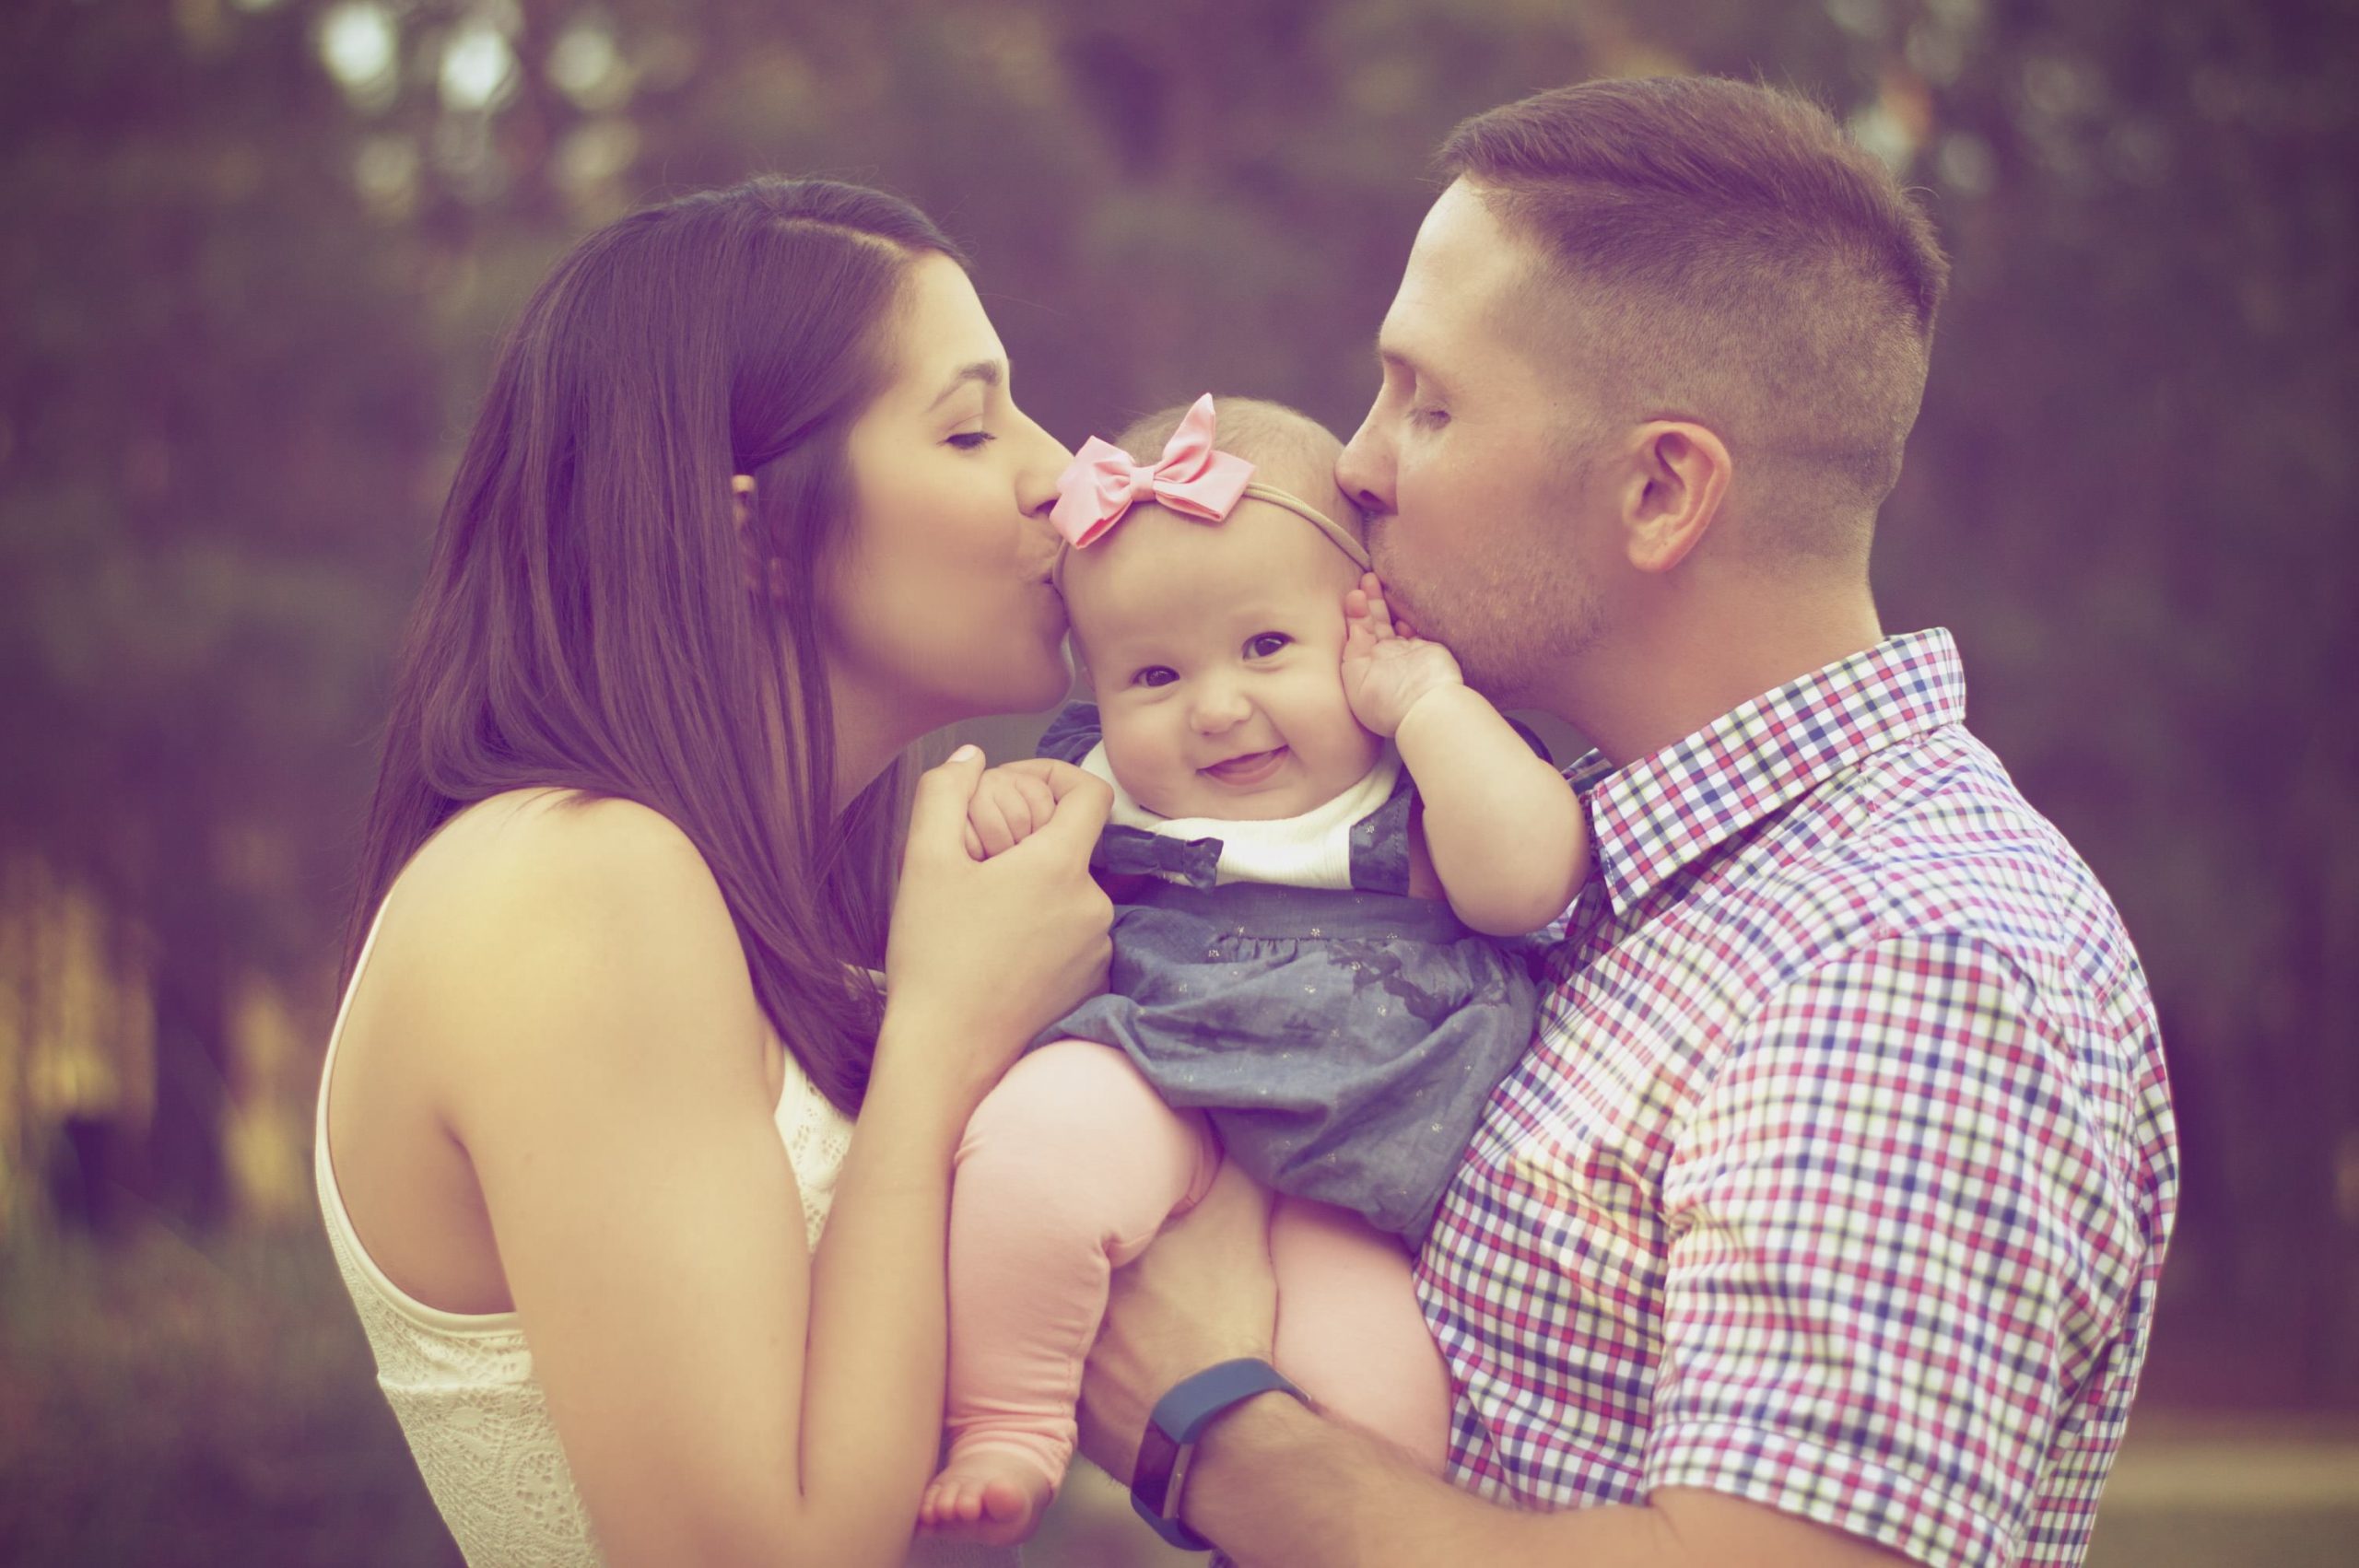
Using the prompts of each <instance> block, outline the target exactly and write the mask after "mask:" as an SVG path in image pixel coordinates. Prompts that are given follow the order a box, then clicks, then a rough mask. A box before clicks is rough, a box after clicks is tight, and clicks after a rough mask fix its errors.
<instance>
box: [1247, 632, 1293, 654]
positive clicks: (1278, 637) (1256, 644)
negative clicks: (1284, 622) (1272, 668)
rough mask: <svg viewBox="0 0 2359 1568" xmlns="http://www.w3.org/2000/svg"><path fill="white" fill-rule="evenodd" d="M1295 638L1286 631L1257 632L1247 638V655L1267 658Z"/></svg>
mask: <svg viewBox="0 0 2359 1568" xmlns="http://www.w3.org/2000/svg"><path fill="white" fill-rule="evenodd" d="M1293 640H1294V638H1290V637H1288V636H1286V634H1285V633H1284V632H1257V633H1255V634H1254V635H1253V636H1251V637H1250V638H1246V639H1245V657H1247V658H1248V659H1267V658H1269V657H1270V656H1271V655H1273V654H1274V653H1276V652H1277V650H1278V649H1281V648H1284V647H1285V645H1286V644H1288V643H1290V642H1292V641H1293Z"/></svg>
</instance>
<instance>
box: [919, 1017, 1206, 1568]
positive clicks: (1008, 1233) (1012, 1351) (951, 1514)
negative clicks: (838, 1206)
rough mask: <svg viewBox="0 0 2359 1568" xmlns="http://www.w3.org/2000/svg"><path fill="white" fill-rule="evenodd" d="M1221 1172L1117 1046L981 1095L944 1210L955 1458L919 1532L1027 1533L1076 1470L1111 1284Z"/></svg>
mask: <svg viewBox="0 0 2359 1568" xmlns="http://www.w3.org/2000/svg"><path fill="white" fill-rule="evenodd" d="M1218 1161H1219V1153H1218V1145H1217V1144H1216V1143H1215V1141H1214V1139H1213V1136H1212V1133H1211V1131H1210V1129H1208V1128H1206V1126H1205V1125H1204V1119H1203V1117H1201V1116H1198V1115H1195V1114H1193V1113H1182V1112H1179V1111H1174V1110H1173V1109H1172V1108H1171V1107H1170V1106H1167V1105H1165V1104H1164V1103H1163V1101H1162V1099H1161V1098H1160V1097H1159V1096H1157V1095H1156V1093H1155V1091H1154V1090H1153V1089H1152V1088H1150V1087H1148V1085H1147V1083H1146V1081H1145V1080H1144V1079H1143V1078H1141V1077H1140V1076H1139V1074H1138V1072H1137V1071H1136V1070H1135V1069H1133V1067H1132V1066H1131V1063H1130V1059H1129V1058H1127V1057H1125V1056H1123V1055H1122V1053H1121V1052H1120V1051H1118V1050H1115V1049H1113V1048H1112V1047H1107V1046H1100V1045H1096V1044H1092V1043H1090V1042H1087V1041H1082V1040H1063V1041H1060V1042H1058V1043H1056V1044H1054V1045H1050V1046H1044V1047H1041V1048H1040V1049H1039V1050H1037V1051H1034V1052H1032V1053H1031V1054H1030V1055H1029V1056H1027V1057H1026V1058H1025V1059H1023V1060H1022V1061H1019V1062H1017V1063H1016V1064H1015V1067H1014V1068H1013V1069H1012V1070H1011V1071H1009V1072H1008V1075H1007V1076H1006V1077H1005V1078H1004V1079H1003V1080H1001V1082H1000V1084H999V1087H997V1088H996V1089H993V1090H992V1092H991V1094H989V1095H987V1096H986V1097H985V1098H984V1100H983V1103H982V1105H981V1106H980V1107H978V1108H977V1110H976V1112H975V1115H974V1117H973V1118H972V1119H971V1120H969V1121H968V1124H967V1136H966V1138H965V1140H964V1141H963V1142H962V1143H961V1144H960V1145H959V1149H958V1158H957V1185H956V1186H955V1188H953V1191H952V1195H951V1204H950V1255H949V1277H950V1381H949V1398H948V1401H947V1403H948V1419H949V1426H950V1438H951V1442H950V1457H949V1458H948V1460H947V1461H946V1462H945V1465H944V1467H943V1470H942V1473H941V1474H940V1475H938V1476H936V1477H935V1478H934V1480H933V1484H932V1485H931V1486H929V1487H928V1488H927V1489H926V1493H925V1498H924V1501H923V1504H921V1508H920V1511H919V1523H920V1524H921V1525H923V1526H925V1527H928V1528H930V1529H932V1530H933V1531H935V1532H937V1533H950V1534H956V1535H960V1536H968V1537H972V1538H975V1539H982V1540H986V1541H990V1542H992V1543H993V1544H1000V1545H1004V1544H1006V1543H1008V1542H1012V1541H1017V1540H1022V1539H1025V1538H1026V1537H1027V1536H1029V1535H1030V1534H1031V1533H1032V1530H1033V1528H1034V1527H1035V1526H1036V1525H1038V1523H1039V1515H1040V1511H1041V1509H1042V1508H1044V1507H1045V1506H1046V1505H1047V1504H1048V1501H1049V1498H1050V1495H1051V1494H1052V1493H1053V1492H1055V1490H1056V1486H1057V1483H1058V1481H1059V1480H1062V1478H1063V1476H1064V1471H1065V1466H1066V1464H1067V1463H1068V1462H1069V1461H1070V1460H1071V1458H1072V1457H1073V1445H1074V1400H1075V1399H1076V1398H1078V1397H1079V1395H1080V1392H1081V1370H1082V1363H1083V1361H1084V1359H1085V1358H1086V1356H1087V1355H1088V1353H1089V1347H1090V1344H1091V1342H1092V1341H1094V1340H1096V1339H1097V1326H1098V1323H1099V1321H1100V1320H1101V1319H1102V1318H1103V1317H1104V1316H1105V1315H1106V1291H1107V1280H1108V1276H1109V1274H1110V1273H1111V1272H1112V1270H1115V1269H1118V1268H1120V1267H1121V1265H1123V1264H1125V1263H1128V1262H1129V1261H1131V1260H1132V1259H1133V1258H1136V1257H1137V1256H1138V1255H1139V1254H1140V1253H1141V1252H1143V1251H1144V1250H1145V1248H1146V1245H1147V1243H1149V1242H1150V1241H1152V1240H1154V1239H1155V1235H1156V1231H1158V1230H1159V1229H1161V1228H1162V1225H1163V1223H1164V1221H1165V1220H1167V1219H1168V1218H1169V1217H1170V1216H1171V1215H1172V1214H1173V1213H1174V1212H1176V1211H1180V1210H1182V1209H1185V1208H1187V1207H1188V1206H1190V1205H1191V1204H1193V1203H1194V1202H1195V1201H1196V1200H1197V1199H1200V1198H1202V1197H1203V1192H1204V1188H1206V1187H1207V1186H1208V1185H1210V1183H1211V1181H1212V1177H1213V1173H1214V1171H1215V1168H1216V1167H1217V1164H1218Z"/></svg>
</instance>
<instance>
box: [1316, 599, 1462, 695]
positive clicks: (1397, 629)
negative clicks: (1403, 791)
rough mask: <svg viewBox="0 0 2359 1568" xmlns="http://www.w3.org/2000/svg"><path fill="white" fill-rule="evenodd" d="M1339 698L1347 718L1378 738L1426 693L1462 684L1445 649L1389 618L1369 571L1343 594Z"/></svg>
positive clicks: (1456, 663) (1386, 608) (1407, 626)
mask: <svg viewBox="0 0 2359 1568" xmlns="http://www.w3.org/2000/svg"><path fill="white" fill-rule="evenodd" d="M1344 622H1345V629H1344V696H1345V697H1346V698H1347V699H1349V701H1350V702H1351V705H1352V715H1353V717H1354V718H1356V719H1357V720H1359V721H1360V722H1361V723H1362V724H1364V725H1366V726H1367V728H1368V729H1370V730H1373V731H1376V732H1377V733H1378V734H1379V735H1390V734H1391V733H1392V732H1393V731H1395V730H1398V729H1399V728H1401V720H1402V719H1404V718H1406V717H1407V716H1408V712H1409V708H1410V706H1411V705H1412V704H1413V703H1414V702H1415V701H1416V700H1417V699H1418V698H1419V697H1421V696H1425V695H1426V693H1427V692H1429V691H1434V690H1437V689H1438V688H1440V687H1443V686H1461V685H1465V684H1466V677H1465V676H1464V675H1462V674H1461V673H1459V669H1458V660H1457V658H1456V656H1455V655H1453V654H1452V653H1451V652H1450V651H1449V649H1447V648H1444V647H1443V646H1442V645H1441V644H1440V643H1438V642H1427V641H1426V639H1425V638H1421V637H1419V636H1418V635H1417V633H1416V628H1415V627H1414V626H1410V625H1409V624H1408V623H1407V622H1406V621H1402V622H1398V623H1396V622H1395V621H1394V620H1393V618H1392V612H1391V609H1390V608H1388V607H1387V606H1386V604H1385V603H1384V584H1382V583H1381V582H1379V581H1378V580H1377V576H1376V574H1375V573H1374V572H1370V573H1368V574H1367V576H1366V577H1363V578H1361V579H1360V585H1359V586H1358V587H1357V588H1355V589H1353V590H1352V591H1350V592H1349V593H1346V594H1345V595H1344Z"/></svg>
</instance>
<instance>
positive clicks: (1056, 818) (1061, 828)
mask: <svg viewBox="0 0 2359 1568" xmlns="http://www.w3.org/2000/svg"><path fill="white" fill-rule="evenodd" d="M1059 766H1061V768H1062V774H1060V775H1059V776H1058V777H1057V778H1056V781H1055V782H1052V783H1050V790H1052V791H1053V792H1054V794H1055V796H1056V799H1055V802H1054V806H1053V809H1052V810H1051V811H1050V813H1049V820H1048V821H1047V822H1045V823H1042V824H1041V825H1039V828H1038V829H1037V830H1036V831H1035V832H1034V833H1033V835H1032V837H1031V838H1030V839H1029V840H1027V842H1032V843H1039V844H1040V845H1042V846H1043V848H1045V849H1047V850H1048V852H1050V853H1051V854H1063V855H1073V856H1077V857H1079V863H1081V864H1083V865H1086V864H1087V863H1088V860H1089V851H1090V849H1091V848H1093V847H1095V846H1096V844H1097V836H1098V835H1099V834H1100V833H1102V832H1104V831H1105V829H1106V817H1107V813H1109V812H1111V811H1112V810H1113V809H1114V791H1113V790H1111V789H1110V788H1109V787H1108V785H1107V783H1106V781H1105V780H1104V779H1103V778H1094V777H1092V776H1091V775H1089V774H1087V773H1084V772H1083V771H1082V770H1081V769H1080V768H1078V767H1074V766H1072V765H1071V764H1060V765H1059ZM1060 786H1062V787H1060Z"/></svg>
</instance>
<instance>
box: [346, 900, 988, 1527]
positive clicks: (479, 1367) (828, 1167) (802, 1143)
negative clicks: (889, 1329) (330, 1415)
mask: <svg viewBox="0 0 2359 1568" xmlns="http://www.w3.org/2000/svg"><path fill="white" fill-rule="evenodd" d="M383 920H384V913H383V910H382V908H380V909H379V911H378V916H377V921H376V923H375V924H373V925H372V926H371V927H370V931H369V936H368V939H367V940H366V941H365V942H363V943H362V944H361V948H360V961H359V963H358V964H356V965H353V971H352V983H351V985H350V986H349V987H347V988H346V991H345V994H344V999H343V1000H342V1002H341V1003H340V1004H339V1006H338V1007H337V1009H336V1018H335V1026H334V1030H333V1031H332V1032H331V1033H330V1034H329V1036H328V1049H327V1059H326V1061H325V1062H324V1064H323V1066H322V1068H321V1070H320V1098H319V1110H318V1116H317V1122H316V1130H315V1131H314V1133H313V1140H312V1164H313V1167H314V1175H315V1177H316V1181H317V1184H318V1187H319V1196H320V1212H321V1215H322V1217H323V1219H324V1220H325V1221H326V1223H327V1233H328V1245H329V1246H331V1247H332V1248H333V1249H334V1253H335V1261H336V1269H337V1270H338V1271H339V1272H340V1273H341V1274H342V1275H343V1276H344V1284H345V1289H346V1291H348V1292H350V1293H351V1295H352V1305H353V1306H354V1307H355V1308H356V1309H358V1312H359V1315H360V1327H361V1328H362V1330H363V1331H364V1332H365V1333H366V1334H367V1335H368V1338H369V1348H370V1351H371V1352H374V1354H375V1356H376V1360H377V1386H378V1387H380V1388H381V1389H383V1390H384V1395H385V1400H386V1402H387V1403H388V1404H390V1405H392V1406H393V1415H394V1418H395V1419H396V1420H397V1421H399V1422H400V1423H401V1429H402V1435H403V1436H404V1437H405V1438H406V1439H407V1440H408V1442H409V1450H410V1454H411V1456H412V1457H414V1458H416V1459H417V1469H418V1473H419V1474H420V1475H421V1476H423V1477H424V1478H425V1480H426V1490H427V1492H428V1494H429V1495H430V1496H432V1498H433V1499H434V1505H435V1507H436V1508H437V1509H439V1510H440V1512H441V1515H442V1522H443V1523H444V1524H445V1525H447V1526H448V1527H450V1531H451V1535H452V1539H455V1540H456V1541H457V1542H458V1546H459V1550H460V1551H461V1552H462V1553H464V1555H465V1557H466V1560H467V1562H468V1565H469V1568H508V1565H510V1564H516V1565H520V1568H521V1565H524V1564H530V1565H533V1568H600V1564H601V1561H602V1560H601V1559H600V1557H599V1555H598V1549H597V1545H596V1542H595V1541H594V1540H593V1539H592V1534H591V1528H590V1517H589V1515H588V1513H587V1512H586V1511H585V1510H584V1509H583V1508H582V1505H581V1494H580V1493H579V1492H576V1491H575V1490H574V1486H573V1472H572V1470H571V1469H569V1467H568V1466H567V1464H566V1459H565V1451H564V1449H563V1448H562V1447H560V1446H559V1445H558V1443H557V1428H556V1426H555V1425H553V1424H552V1423H551V1422H550V1420H549V1410H548V1399H547V1397H546V1394H545V1393H544V1392H543V1390H542V1388H541V1385H540V1380H539V1379H538V1378H537V1377H535V1376H534V1373H533V1352H532V1350H531V1348H530V1347H529V1346H528V1345H526V1343H525V1341H524V1330H523V1327H522V1323H521V1322H520V1321H519V1320H518V1317H517V1316H516V1314H514V1313H512V1312H502V1313H487V1314H464V1313H455V1312H444V1311H441V1310H440V1309H439V1308H436V1307H431V1306H428V1305H426V1304H425V1303H423V1302H421V1301H418V1300H417V1299H416V1298H414V1297H412V1296H409V1295H407V1294H405V1293H404V1292H403V1291H402V1289H401V1287H400V1286H398V1285H396V1284H394V1283H393V1281H392V1280H390V1279H388V1278H386V1276H385V1274H384V1272H383V1270H380V1269H379V1268H378V1267H377V1265H376V1263H375V1261H374V1260H372V1259H371V1258H370V1256H369V1253H368V1249H367V1248H366V1247H364V1246H361V1245H360V1237H359V1235H358V1232H356V1231H355V1230H354V1229H353V1228H352V1221H351V1218H350V1216H348V1215H347V1214H346V1212H345V1209H344V1199H343V1197H342V1195H341V1194H340V1193H339V1192H338V1191H337V1190H336V1181H335V1163H334V1160H333V1159H332V1158H331V1157H330V1152H329V1149H328V1114H327V1111H328V1094H327V1091H328V1083H329V1082H330V1081H331V1079H332V1078H333V1076H334V1072H335V1053H336V1045H337V1042H338V1041H339V1040H341V1039H342V1037H343V1035H344V1021H345V1017H346V1014H347V1013H349V1012H351V1010H352V998H353V993H354V992H355V991H357V990H358V989H359V987H360V981H361V977H362V976H363V975H365V974H367V973H368V969H369V955H370V952H371V951H372V950H374V948H375V947H376V945H377V930H378V927H379V926H381V924H382V923H383ZM777 1119H778V1130H779V1137H780V1139H782V1140H784V1141H785V1143H786V1153H787V1160H788V1163H789V1164H792V1166H793V1168H794V1179H795V1182H796V1185H798V1186H799V1187H801V1188H802V1189H803V1224H804V1235H805V1236H806V1238H807V1239H808V1240H809V1242H810V1245H811V1246H814V1247H816V1246H818V1245H819V1232H820V1229H821V1227H822V1226H824V1225H825V1224H826V1223H827V1207H828V1204H829V1202H830V1201H831V1200H832V1199H834V1197H835V1188H836V1177H837V1176H838V1174H839V1172H840V1171H841V1170H842V1167H843V1159H844V1153H845V1152H846V1151H847V1150H848V1149H849V1148H850V1147H851V1121H849V1120H848V1119H847V1118H846V1117H844V1115H843V1113H842V1112H840V1111H839V1110H837V1109H836V1107H835V1106H833V1105H832V1104H831V1103H830V1102H829V1101H828V1099H827V1096H826V1095H825V1094H821V1093H820V1092H819V1090H818V1087H817V1085H816V1084H814V1083H813V1082H811V1080H810V1078H809V1077H808V1076H807V1075H806V1074H805V1073H804V1071H802V1069H801V1068H800V1067H798V1066H797V1065H796V1064H795V1063H794V1061H793V1059H792V1058H789V1059H788V1060H787V1063H786V1087H785V1089H784V1091H783V1092H782V1093H781V1094H780V1095H779V1102H778V1114H777ZM909 1561H910V1563H911V1564H912V1565H915V1564H921V1563H922V1564H929V1565H933V1568H952V1565H954V1564H955V1565H959V1568H1015V1562H1016V1555H1015V1552H1013V1551H994V1550H986V1549H979V1548H974V1547H966V1548H959V1547H953V1546H948V1545H945V1544H943V1543H940V1542H933V1541H921V1542H919V1543H918V1546H917V1548H916V1550H914V1551H913V1552H912V1553H911V1555H910V1560H909Z"/></svg>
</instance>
